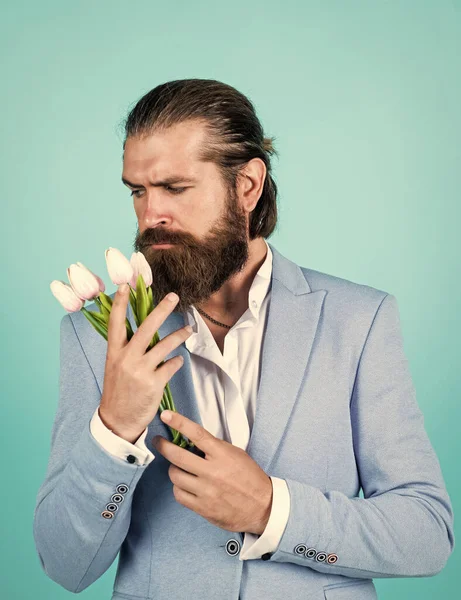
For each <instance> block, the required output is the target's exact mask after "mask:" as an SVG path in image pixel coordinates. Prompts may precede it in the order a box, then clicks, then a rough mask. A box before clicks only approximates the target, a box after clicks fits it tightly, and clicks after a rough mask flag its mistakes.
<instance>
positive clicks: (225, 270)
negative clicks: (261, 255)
mask: <svg viewBox="0 0 461 600" xmlns="http://www.w3.org/2000/svg"><path fill="white" fill-rule="evenodd" d="M158 243H169V244H175V245H174V246H172V247H170V248H152V244H158ZM133 247H134V250H135V252H142V254H143V255H144V256H145V258H146V260H147V262H148V263H149V265H150V268H151V270H152V285H151V288H152V297H153V301H154V306H156V305H157V304H158V303H159V302H160V301H161V300H163V298H164V297H165V296H166V295H167V294H168V293H169V292H175V293H176V294H178V296H179V301H178V303H177V305H176V306H175V308H174V311H175V312H185V311H186V310H188V309H189V308H190V306H191V305H193V304H200V303H202V302H204V301H206V300H208V299H209V297H210V296H211V295H212V294H213V293H214V292H217V291H218V290H219V289H220V288H221V287H222V285H223V284H224V283H225V282H226V281H227V280H228V279H229V278H230V277H231V276H232V275H234V274H236V273H238V272H239V271H241V270H242V269H243V267H244V266H245V264H246V262H247V261H248V257H249V251H248V237H247V219H246V213H245V211H243V210H241V209H240V207H239V205H238V202H237V196H236V194H235V192H233V191H229V192H228V194H227V196H226V200H225V204H224V209H223V214H222V215H221V217H220V218H219V219H218V220H217V222H216V223H215V224H214V225H213V227H212V228H211V229H210V231H209V232H208V234H207V236H206V238H205V239H203V240H200V239H197V238H195V236H193V235H191V234H189V233H177V232H175V231H170V230H168V229H163V228H160V227H155V228H151V229H146V230H145V231H144V232H143V233H142V234H141V233H140V232H139V227H138V228H137V232H136V237H135V240H134V242H133Z"/></svg>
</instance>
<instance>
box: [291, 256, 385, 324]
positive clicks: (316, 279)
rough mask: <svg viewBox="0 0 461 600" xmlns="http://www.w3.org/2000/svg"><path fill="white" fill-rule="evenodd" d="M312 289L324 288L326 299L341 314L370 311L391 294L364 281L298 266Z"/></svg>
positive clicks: (372, 311) (372, 312)
mask: <svg viewBox="0 0 461 600" xmlns="http://www.w3.org/2000/svg"><path fill="white" fill-rule="evenodd" d="M300 269H301V271H302V272H303V275H304V277H305V278H306V280H307V282H308V284H309V286H310V288H311V289H312V291H317V290H326V291H327V292H328V293H327V301H328V303H329V304H330V306H331V305H334V306H335V308H336V310H340V312H341V313H342V314H344V315H345V314H347V313H349V314H355V315H356V316H357V313H359V314H360V313H363V312H365V313H370V314H374V312H375V311H376V310H377V309H378V308H379V306H380V304H381V302H382V301H383V300H384V298H385V297H386V296H392V294H391V293H390V292H388V291H386V290H382V289H380V288H377V287H373V286H371V285H367V284H365V283H359V282H356V281H352V280H350V279H345V278H344V277H339V276H337V275H332V274H331V273H324V272H322V271H317V270H315V269H310V268H308V267H300Z"/></svg>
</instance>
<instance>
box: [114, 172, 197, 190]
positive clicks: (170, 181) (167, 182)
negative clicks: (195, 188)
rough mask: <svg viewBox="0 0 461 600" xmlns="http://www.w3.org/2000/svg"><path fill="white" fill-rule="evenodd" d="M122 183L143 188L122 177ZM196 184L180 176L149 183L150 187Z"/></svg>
mask: <svg viewBox="0 0 461 600" xmlns="http://www.w3.org/2000/svg"><path fill="white" fill-rule="evenodd" d="M122 182H123V183H124V184H125V185H128V186H129V187H131V188H139V187H144V186H143V185H140V184H138V183H131V181H128V179H125V178H124V177H122ZM196 182H197V180H196V179H192V178H190V177H183V176H182V175H171V177H167V178H166V179H163V180H162V181H155V182H153V183H152V182H150V185H151V186H153V187H162V186H165V185H172V184H174V183H196Z"/></svg>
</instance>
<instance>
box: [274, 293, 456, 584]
mask: <svg viewBox="0 0 461 600" xmlns="http://www.w3.org/2000/svg"><path fill="white" fill-rule="evenodd" d="M350 410H351V422H352V429H353V444H354V451H355V455H356V462H357V468H358V472H359V477H360V482H361V486H362V489H363V495H364V497H363V498H358V497H352V498H350V497H348V496H346V495H345V494H343V493H342V492H340V491H336V490H332V491H328V492H326V493H323V492H322V491H320V490H319V489H318V488H316V487H313V486H310V485H306V484H304V483H301V482H299V481H295V480H294V479H286V482H287V485H288V489H289V492H290V499H291V509H290V514H289V518H288V522H287V526H286V529H285V531H284V533H283V536H282V538H281V540H280V543H279V545H278V547H277V549H276V551H275V552H274V553H273V554H272V555H271V556H270V557H269V559H270V560H275V561H278V562H291V563H295V564H297V565H301V566H305V567H309V568H311V569H314V570H316V571H319V572H321V573H326V574H331V575H345V576H348V577H359V578H373V577H425V576H431V575H436V574H437V573H439V572H440V571H441V570H442V569H443V567H444V566H445V564H446V561H447V560H448V558H449V556H450V554H451V553H452V551H453V549H454V532H453V511H452V506H451V502H450V498H449V496H448V493H447V490H446V487H445V483H444V480H443V476H442V472H441V468H440V464H439V461H438V459H437V456H436V454H435V452H434V449H433V448H432V446H431V443H430V441H429V438H428V436H427V433H426V431H425V428H424V417H423V414H422V412H421V410H420V409H419V406H418V404H417V401H416V394H415V388H414V385H413V383H412V379H411V375H410V371H409V366H408V360H407V358H406V356H405V354H404V349H403V340H402V334H401V327H400V316H399V310H398V306H397V301H396V298H395V297H394V296H393V295H391V294H387V295H386V296H385V297H384V298H383V300H382V302H381V304H380V305H379V307H378V310H377V311H376V314H375V317H374V320H373V322H372V324H371V327H370V330H369V332H368V336H367V339H366V342H365V344H364V347H363V349H362V354H361V357H360V360H359V364H358V368H357V372H356V378H355V383H354V388H353V391H352V397H351V406H350Z"/></svg>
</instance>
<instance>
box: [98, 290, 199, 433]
mask: <svg viewBox="0 0 461 600" xmlns="http://www.w3.org/2000/svg"><path fill="white" fill-rule="evenodd" d="M128 298H129V287H128V286H127V289H126V291H125V292H124V293H123V292H120V286H119V289H118V290H117V292H116V294H115V297H114V302H113V304H112V309H111V313H110V316H109V326H108V335H107V338H108V339H107V356H106V365H105V370H104V387H103V394H102V397H101V403H100V405H99V416H100V418H101V420H102V422H103V423H104V425H105V426H106V427H108V428H109V429H110V430H112V431H113V432H114V433H115V434H116V435H118V436H120V437H122V438H124V439H125V440H127V441H128V442H130V443H134V442H135V441H136V440H137V439H138V438H139V436H140V435H141V434H142V432H143V431H144V429H145V428H146V427H147V425H148V424H149V423H150V422H151V421H152V419H153V418H154V417H155V415H156V413H157V411H158V409H159V406H160V402H161V400H162V397H163V392H164V389H165V386H166V384H167V383H168V381H169V380H170V379H171V377H172V376H173V375H174V374H175V373H176V371H179V369H180V368H181V367H182V365H183V361H182V358H181V357H180V356H175V357H173V358H170V359H169V360H167V361H166V362H165V363H164V364H162V365H161V366H160V367H158V365H159V363H161V362H162V361H163V360H164V359H165V357H166V356H167V355H168V354H169V353H170V352H171V351H172V350H174V349H175V348H177V347H178V346H179V345H180V344H182V343H183V342H184V341H185V340H186V339H187V338H188V337H189V336H190V334H191V333H192V328H190V327H182V328H181V329H177V330H176V331H173V332H172V333H170V334H169V335H167V336H166V337H165V338H163V339H162V340H160V341H159V342H158V343H157V344H156V345H155V346H154V347H153V348H151V349H150V350H149V351H148V352H146V349H147V347H148V346H149V344H150V342H151V341H152V338H153V337H154V335H155V332H156V331H157V330H158V328H159V327H160V325H161V324H162V323H163V322H164V321H165V319H166V318H167V317H168V315H169V314H170V313H171V312H172V311H173V309H174V307H175V306H176V304H177V302H178V300H179V298H178V297H177V296H176V297H175V299H174V301H173V302H171V301H170V300H168V296H165V298H163V300H161V302H159V304H158V305H157V306H156V307H155V308H154V310H153V311H152V312H151V313H150V314H149V315H148V316H147V318H146V319H145V320H144V321H143V322H142V323H141V324H140V326H139V327H138V329H137V330H136V332H135V333H134V334H133V336H132V338H131V340H130V341H129V342H128V340H127V336H126V325H125V319H126V310H127V304H128Z"/></svg>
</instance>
